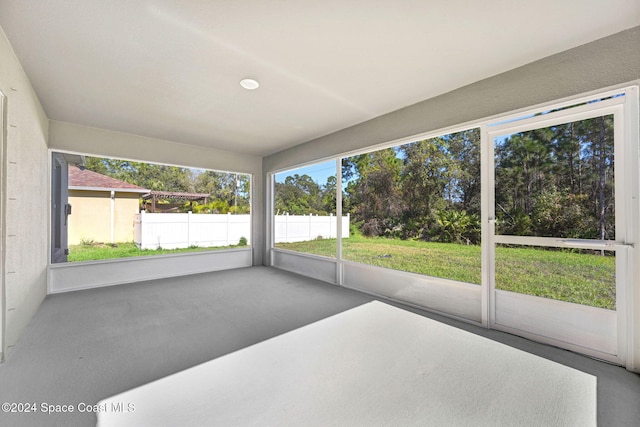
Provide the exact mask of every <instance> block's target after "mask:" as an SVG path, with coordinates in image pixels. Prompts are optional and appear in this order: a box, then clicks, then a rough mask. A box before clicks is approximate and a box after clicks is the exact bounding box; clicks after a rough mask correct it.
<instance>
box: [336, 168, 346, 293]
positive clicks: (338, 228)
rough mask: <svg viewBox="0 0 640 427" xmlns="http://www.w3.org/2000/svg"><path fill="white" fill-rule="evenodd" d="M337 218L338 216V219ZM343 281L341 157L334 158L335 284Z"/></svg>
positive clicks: (340, 283)
mask: <svg viewBox="0 0 640 427" xmlns="http://www.w3.org/2000/svg"><path fill="white" fill-rule="evenodd" d="M338 218H340V219H339V220H338ZM343 282H344V280H343V275H342V158H340V157H339V158H337V159H336V285H342V284H343Z"/></svg>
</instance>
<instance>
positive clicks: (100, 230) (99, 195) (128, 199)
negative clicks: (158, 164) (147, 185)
mask: <svg viewBox="0 0 640 427" xmlns="http://www.w3.org/2000/svg"><path fill="white" fill-rule="evenodd" d="M69 203H71V206H73V208H72V213H71V215H70V216H69V245H79V244H80V243H81V241H82V240H83V239H84V240H93V241H94V242H96V243H98V242H102V243H110V242H111V192H110V191H84V190H69ZM139 211H140V195H139V194H134V193H121V192H120V193H119V192H116V193H115V200H114V242H116V243H119V242H132V241H133V226H134V216H135V214H137V213H138V212H139Z"/></svg>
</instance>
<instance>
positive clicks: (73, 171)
mask: <svg viewBox="0 0 640 427" xmlns="http://www.w3.org/2000/svg"><path fill="white" fill-rule="evenodd" d="M69 189H70V190H92V191H118V192H121V193H141V194H142V193H148V192H149V190H147V189H146V188H142V187H138V186H137V185H133V184H129V183H128V182H124V181H120V180H119V179H115V178H111V177H110V176H106V175H102V174H101V173H97V172H93V171H90V170H87V169H84V170H81V169H80V168H78V167H77V166H72V165H69Z"/></svg>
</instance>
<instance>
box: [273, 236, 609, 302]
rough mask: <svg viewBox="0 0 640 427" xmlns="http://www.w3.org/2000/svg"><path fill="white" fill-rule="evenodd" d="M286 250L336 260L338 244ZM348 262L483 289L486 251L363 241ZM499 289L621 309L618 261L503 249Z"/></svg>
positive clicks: (346, 250) (349, 249) (352, 245)
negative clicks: (617, 296)
mask: <svg viewBox="0 0 640 427" xmlns="http://www.w3.org/2000/svg"><path fill="white" fill-rule="evenodd" d="M276 246H277V247H279V248H282V249H288V250H292V251H297V252H305V253H310V254H315V255H323V256H329V257H334V258H335V252H336V240H335V239H323V240H314V241H309V242H299V243H278V244H277V245H276ZM342 254H343V258H344V259H345V260H348V261H356V262H361V263H364V264H369V265H375V266H379V267H386V268H391V269H395V270H402V271H408V272H412V273H418V274H425V275H428V276H434V277H441V278H446V279H452V280H457V281H461V282H467V283H473V284H480V281H481V273H482V268H481V259H480V256H481V254H480V247H479V246H473V245H459V244H455V243H433V242H422V241H413V240H399V239H384V238H363V237H355V236H352V237H350V238H348V239H343V240H342ZM496 286H497V288H498V289H503V290H507V291H513V292H519V293H523V294H528V295H536V296H540V297H545V298H552V299H557V300H561V301H568V302H574V303H578V304H585V305H590V306H594V307H601V308H607V309H615V257H613V256H600V255H597V254H584V253H577V252H571V251H555V250H553V251H552V250H544V249H540V248H534V247H498V248H497V250H496Z"/></svg>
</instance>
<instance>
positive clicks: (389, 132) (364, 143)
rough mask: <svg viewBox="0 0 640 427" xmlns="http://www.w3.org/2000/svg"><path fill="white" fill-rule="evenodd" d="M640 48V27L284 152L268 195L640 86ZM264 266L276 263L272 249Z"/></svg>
mask: <svg viewBox="0 0 640 427" xmlns="http://www.w3.org/2000/svg"><path fill="white" fill-rule="evenodd" d="M638 46H640V26H639V27H634V28H632V29H629V30H626V31H623V32H621V33H618V34H615V35H612V36H609V37H606V38H603V39H600V40H597V41H594V42H592V43H589V44H586V45H583V46H580V47H577V48H574V49H571V50H568V51H566V52H562V53H559V54H557V55H553V56H551V57H548V58H544V59H542V60H540V61H536V62H534V63H531V64H528V65H525V66H523V67H520V68H517V69H514V70H511V71H508V72H506V73H503V74H500V75H497V76H494V77H491V78H488V79H485V80H482V81H479V82H476V83H473V84H471V85H468V86H465V87H462V88H460V89H457V90H455V91H452V92H449V93H446V94H444V95H441V96H438V97H435V98H432V99H428V100H425V101H422V102H420V103H417V104H414V105H411V106H409V107H406V108H403V109H400V110H397V111H394V112H392V113H389V114H386V115H383V116H380V117H378V118H375V119H373V120H370V121H367V122H365V123H362V124H359V125H356V126H352V127H350V128H347V129H344V130H341V131H338V132H335V133H333V134H330V135H327V136H324V137H321V138H318V139H316V140H313V141H310V142H307V143H304V144H301V145H298V146H294V147H292V148H289V149H287V150H284V151H281V152H279V153H276V154H274V155H271V156H269V157H266V158H264V160H263V171H264V173H265V181H264V182H265V184H264V185H265V192H266V189H267V187H269V185H270V183H269V182H267V176H268V174H269V173H271V172H273V171H278V170H282V169H285V168H288V167H293V166H296V165H300V164H304V163H308V162H312V161H314V160H318V159H326V158H331V157H333V156H339V155H341V154H347V153H349V152H354V151H358V150H362V149H366V148H369V147H372V146H375V145H378V144H385V143H388V142H391V141H395V140H399V139H402V138H406V137H409V136H412V135H417V134H421V133H427V132H433V131H437V130H444V129H447V128H450V127H457V126H459V125H462V124H466V123H472V122H478V121H481V119H486V118H489V117H494V116H497V115H501V114H504V113H508V112H513V111H517V110H524V109H527V108H530V107H532V106H535V105H539V104H544V103H549V102H553V101H556V100H559V99H563V98H568V97H572V96H577V95H581V94H585V93H589V92H595V91H602V89H605V88H608V87H613V86H622V85H625V84H629V83H634V84H638V83H639V82H640V49H638ZM372 90H375V89H372ZM267 210H268V207H267ZM636 220H637V221H640V220H639V219H636ZM268 229H269V228H268V227H267V230H268ZM264 263H265V265H269V263H270V257H269V251H268V250H267V251H265V258H264ZM632 264H633V265H635V266H638V265H639V264H640V254H638V253H636V254H635V261H632ZM634 281H635V289H634V292H633V295H632V296H631V298H630V304H629V307H630V309H631V312H632V315H631V324H632V325H640V289H638V287H639V286H638V285H639V284H640V269H639V268H636V269H635V272H634ZM629 338H630V340H629V341H630V352H629V353H630V354H634V355H635V356H634V360H631V361H628V364H627V365H628V367H630V369H633V370H637V371H640V327H635V329H634V330H633V332H632V333H631V336H630V337H629Z"/></svg>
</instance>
